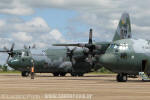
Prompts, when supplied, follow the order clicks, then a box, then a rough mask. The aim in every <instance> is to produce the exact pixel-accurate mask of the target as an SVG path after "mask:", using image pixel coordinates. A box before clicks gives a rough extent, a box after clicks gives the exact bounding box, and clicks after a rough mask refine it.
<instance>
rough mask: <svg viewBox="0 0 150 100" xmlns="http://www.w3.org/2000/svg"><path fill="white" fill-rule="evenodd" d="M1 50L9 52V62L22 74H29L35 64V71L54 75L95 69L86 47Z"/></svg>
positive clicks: (75, 74) (81, 73)
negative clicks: (89, 59)
mask: <svg viewBox="0 0 150 100" xmlns="http://www.w3.org/2000/svg"><path fill="white" fill-rule="evenodd" d="M0 52H4V53H8V55H9V56H8V59H7V62H6V63H7V64H8V65H9V66H10V67H12V68H13V69H15V70H19V71H21V72H22V76H28V75H29V73H30V72H31V68H32V67H33V65H34V72H35V73H53V75H54V76H59V75H60V76H65V75H66V73H70V74H71V75H72V76H83V74H84V73H88V72H91V71H95V70H97V69H99V68H97V67H93V65H91V64H90V62H89V61H87V60H86V58H87V53H86V52H87V51H86V48H84V49H81V48H76V47H75V48H73V49H72V50H71V49H70V48H68V47H66V49H37V48H36V49H35V48H34V49H32V48H30V47H29V48H27V46H24V49H20V50H14V44H12V47H11V49H10V50H9V49H8V48H6V47H4V50H1V51H0ZM10 57H11V59H9V58H10Z"/></svg>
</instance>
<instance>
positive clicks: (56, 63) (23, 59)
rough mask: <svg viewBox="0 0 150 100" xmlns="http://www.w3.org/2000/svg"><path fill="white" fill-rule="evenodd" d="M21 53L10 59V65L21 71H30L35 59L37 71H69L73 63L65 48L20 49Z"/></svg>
mask: <svg viewBox="0 0 150 100" xmlns="http://www.w3.org/2000/svg"><path fill="white" fill-rule="evenodd" d="M16 52H20V55H17V56H16V57H15V56H14V57H13V58H12V59H10V60H9V62H8V64H9V66H10V67H12V68H14V69H16V70H19V71H30V68H31V67H32V66H33V64H32V62H31V60H33V61H34V67H35V72H37V73H48V72H57V71H59V72H61V71H62V72H69V71H70V70H71V67H72V64H71V62H70V61H69V59H68V58H67V57H66V56H65V52H66V51H65V49H45V50H43V49H33V50H30V51H29V50H18V51H16Z"/></svg>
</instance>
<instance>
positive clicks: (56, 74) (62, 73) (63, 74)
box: [53, 72, 66, 76]
mask: <svg viewBox="0 0 150 100" xmlns="http://www.w3.org/2000/svg"><path fill="white" fill-rule="evenodd" d="M53 75H54V76H59V75H60V76H65V75H66V73H64V72H60V73H57V72H55V73H53Z"/></svg>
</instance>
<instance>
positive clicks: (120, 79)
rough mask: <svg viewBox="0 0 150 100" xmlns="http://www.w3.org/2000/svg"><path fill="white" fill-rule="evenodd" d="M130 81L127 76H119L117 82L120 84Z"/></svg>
mask: <svg viewBox="0 0 150 100" xmlns="http://www.w3.org/2000/svg"><path fill="white" fill-rule="evenodd" d="M127 79H128V77H127V74H118V75H117V77H116V80H117V81H118V82H126V81H127Z"/></svg>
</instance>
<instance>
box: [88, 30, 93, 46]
mask: <svg viewBox="0 0 150 100" xmlns="http://www.w3.org/2000/svg"><path fill="white" fill-rule="evenodd" d="M89 44H92V29H90V33H89Z"/></svg>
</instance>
